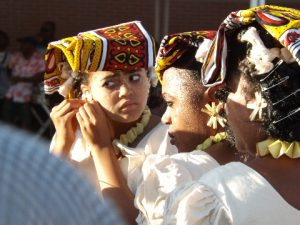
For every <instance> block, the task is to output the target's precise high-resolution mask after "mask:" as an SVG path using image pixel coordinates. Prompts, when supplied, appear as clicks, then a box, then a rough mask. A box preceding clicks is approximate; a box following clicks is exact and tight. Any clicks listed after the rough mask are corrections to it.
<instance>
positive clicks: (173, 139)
mask: <svg viewBox="0 0 300 225" xmlns="http://www.w3.org/2000/svg"><path fill="white" fill-rule="evenodd" d="M168 135H169V137H170V143H171V144H172V145H175V143H176V141H175V136H174V135H173V134H171V133H168Z"/></svg>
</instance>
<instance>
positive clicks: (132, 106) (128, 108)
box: [120, 101, 138, 111]
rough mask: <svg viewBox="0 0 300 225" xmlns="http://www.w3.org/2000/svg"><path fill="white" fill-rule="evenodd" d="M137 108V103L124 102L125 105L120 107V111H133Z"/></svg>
mask: <svg viewBox="0 0 300 225" xmlns="http://www.w3.org/2000/svg"><path fill="white" fill-rule="evenodd" d="M137 106H138V104H137V103H135V102H133V101H126V102H125V103H123V104H122V105H121V107H120V109H121V111H131V110H133V109H135V108H136V107H137Z"/></svg>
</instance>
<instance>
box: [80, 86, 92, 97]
mask: <svg viewBox="0 0 300 225" xmlns="http://www.w3.org/2000/svg"><path fill="white" fill-rule="evenodd" d="M80 89H81V92H82V95H81V98H82V100H87V101H92V100H93V96H92V94H91V93H90V90H89V88H88V86H87V85H85V84H81V85H80Z"/></svg>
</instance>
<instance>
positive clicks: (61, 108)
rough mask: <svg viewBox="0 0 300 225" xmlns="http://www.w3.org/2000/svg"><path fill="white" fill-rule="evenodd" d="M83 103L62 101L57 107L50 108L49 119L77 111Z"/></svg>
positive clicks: (73, 100)
mask: <svg viewBox="0 0 300 225" xmlns="http://www.w3.org/2000/svg"><path fill="white" fill-rule="evenodd" d="M83 103H84V102H83V101H82V100H79V99H72V100H64V101H62V102H61V103H60V104H59V105H57V106H55V107H53V108H52V111H51V113H50V117H51V118H55V117H61V116H64V115H65V114H66V113H68V112H70V111H73V110H74V109H78V108H79V107H80V106H82V104H83Z"/></svg>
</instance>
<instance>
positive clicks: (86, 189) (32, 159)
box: [0, 123, 122, 225]
mask: <svg viewBox="0 0 300 225" xmlns="http://www.w3.org/2000/svg"><path fill="white" fill-rule="evenodd" d="M0 224H1V225H21V224H22V225H24V224H51V225H53V224H55V225H60V224H62V225H67V224H72V225H73V224H78V225H92V224H101V225H102V224H122V222H121V220H120V217H119V216H118V214H117V213H116V212H115V210H113V207H112V206H111V205H110V204H108V203H107V202H101V200H100V199H99V198H98V196H97V195H96V193H95V191H94V190H93V189H92V188H91V187H90V186H89V185H88V184H87V182H86V181H85V180H84V179H83V178H82V177H81V176H80V175H79V174H77V173H76V172H75V171H74V170H73V169H72V168H71V167H70V166H69V165H68V164H66V163H64V162H63V161H62V160H60V159H58V158H56V157H54V156H53V155H50V154H49V153H48V144H47V143H45V142H43V141H41V140H37V139H36V138H34V137H33V136H30V135H29V134H27V133H24V132H22V131H19V130H16V129H15V128H12V127H9V126H7V125H4V124H2V123H0Z"/></svg>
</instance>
